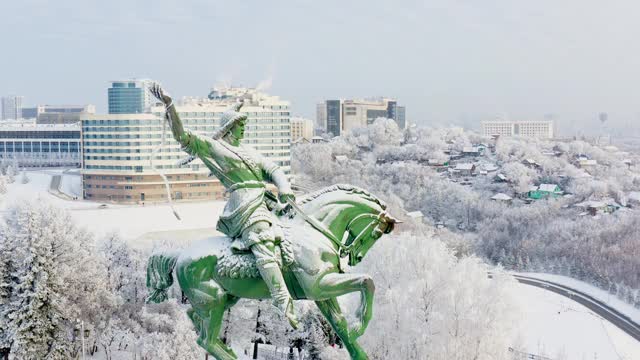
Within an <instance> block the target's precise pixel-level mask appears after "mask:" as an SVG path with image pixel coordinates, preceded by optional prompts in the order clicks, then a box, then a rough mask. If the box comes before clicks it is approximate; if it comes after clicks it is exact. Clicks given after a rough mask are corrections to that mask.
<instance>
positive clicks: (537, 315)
mask: <svg viewBox="0 0 640 360" xmlns="http://www.w3.org/2000/svg"><path fill="white" fill-rule="evenodd" d="M511 292H512V294H511V295H512V297H513V299H514V300H515V301H516V302H517V304H518V305H519V306H520V309H519V310H520V311H519V314H520V315H519V322H518V327H519V330H520V334H521V336H522V338H521V339H520V341H519V343H517V344H514V346H513V347H514V348H515V349H517V350H520V351H526V352H528V353H532V354H536V355H545V356H548V357H550V358H551V359H554V360H563V359H566V360H573V359H578V360H582V359H585V360H586V359H588V360H591V359H611V360H613V359H624V360H636V359H640V342H638V341H636V340H635V339H633V338H632V337H630V336H629V335H627V334H626V333H624V332H623V331H622V330H620V329H618V328H617V327H616V326H614V325H613V324H611V323H609V322H608V321H606V320H604V319H602V318H601V317H600V316H598V315H596V314H594V313H593V312H591V311H590V310H589V309H587V308H585V307H584V306H582V305H580V304H578V303H576V302H575V301H572V300H570V299H567V298H565V297H563V296H561V295H558V294H555V293H553V292H550V291H546V290H543V289H540V288H537V287H533V286H528V285H523V284H516V285H514V287H513V289H512V291H511Z"/></svg>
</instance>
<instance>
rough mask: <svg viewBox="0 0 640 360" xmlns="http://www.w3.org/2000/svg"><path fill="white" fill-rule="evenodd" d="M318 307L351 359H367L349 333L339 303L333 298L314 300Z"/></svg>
mask: <svg viewBox="0 0 640 360" xmlns="http://www.w3.org/2000/svg"><path fill="white" fill-rule="evenodd" d="M316 305H318V309H320V312H322V315H324V317H325V318H326V319H327V321H328V322H329V324H331V327H332V328H333V330H334V331H335V332H336V334H338V336H339V337H340V339H341V340H342V343H343V344H344V346H345V348H347V351H348V352H349V355H350V356H351V359H352V360H368V359H369V357H368V356H367V353H366V352H365V351H364V349H363V348H362V347H361V346H360V344H358V342H357V341H356V339H355V338H354V337H353V336H352V335H351V334H350V331H349V325H348V324H347V319H345V317H344V315H343V314H342V309H340V304H338V300H336V299H335V298H331V299H327V300H321V301H316Z"/></svg>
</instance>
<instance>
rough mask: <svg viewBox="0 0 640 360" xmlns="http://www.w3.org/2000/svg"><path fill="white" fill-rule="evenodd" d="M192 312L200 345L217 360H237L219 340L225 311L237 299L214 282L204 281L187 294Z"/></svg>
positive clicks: (231, 351) (191, 315)
mask: <svg viewBox="0 0 640 360" xmlns="http://www.w3.org/2000/svg"><path fill="white" fill-rule="evenodd" d="M187 297H188V298H189V301H190V302H191V307H192V310H190V311H189V312H188V314H189V317H190V318H191V320H192V321H193V324H194V325H195V327H196V329H197V330H198V333H199V337H198V345H200V346H201V347H202V348H204V349H205V350H207V352H209V354H211V355H213V357H214V358H216V359H217V360H235V359H237V356H236V355H235V354H234V352H233V350H231V349H230V348H229V347H227V346H226V345H225V344H224V343H223V342H222V341H221V340H220V338H218V335H219V334H220V328H221V326H222V317H223V316H224V311H225V310H226V309H228V308H229V307H231V306H233V304H235V302H236V301H237V299H236V298H235V297H233V296H229V295H227V293H226V292H225V291H224V289H222V287H220V286H219V285H218V284H217V283H216V282H214V281H213V280H210V281H204V282H201V283H200V284H198V286H197V287H196V288H192V289H190V291H188V292H187Z"/></svg>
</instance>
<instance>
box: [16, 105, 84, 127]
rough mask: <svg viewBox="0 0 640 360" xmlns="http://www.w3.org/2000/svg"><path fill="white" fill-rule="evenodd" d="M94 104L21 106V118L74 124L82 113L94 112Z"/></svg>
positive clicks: (40, 121) (50, 122) (39, 121)
mask: <svg viewBox="0 0 640 360" xmlns="http://www.w3.org/2000/svg"><path fill="white" fill-rule="evenodd" d="M95 112H96V107H95V106H94V105H38V106H35V107H25V108H22V118H23V119H37V121H36V122H37V123H38V124H75V123H77V122H79V121H80V117H81V115H82V114H95Z"/></svg>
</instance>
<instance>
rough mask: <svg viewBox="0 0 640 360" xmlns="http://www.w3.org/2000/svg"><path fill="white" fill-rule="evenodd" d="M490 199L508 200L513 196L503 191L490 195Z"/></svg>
mask: <svg viewBox="0 0 640 360" xmlns="http://www.w3.org/2000/svg"><path fill="white" fill-rule="evenodd" d="M491 200H499V201H509V200H513V198H512V197H511V196H509V195H507V194H504V193H497V194H495V195H493V196H492V197H491Z"/></svg>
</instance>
